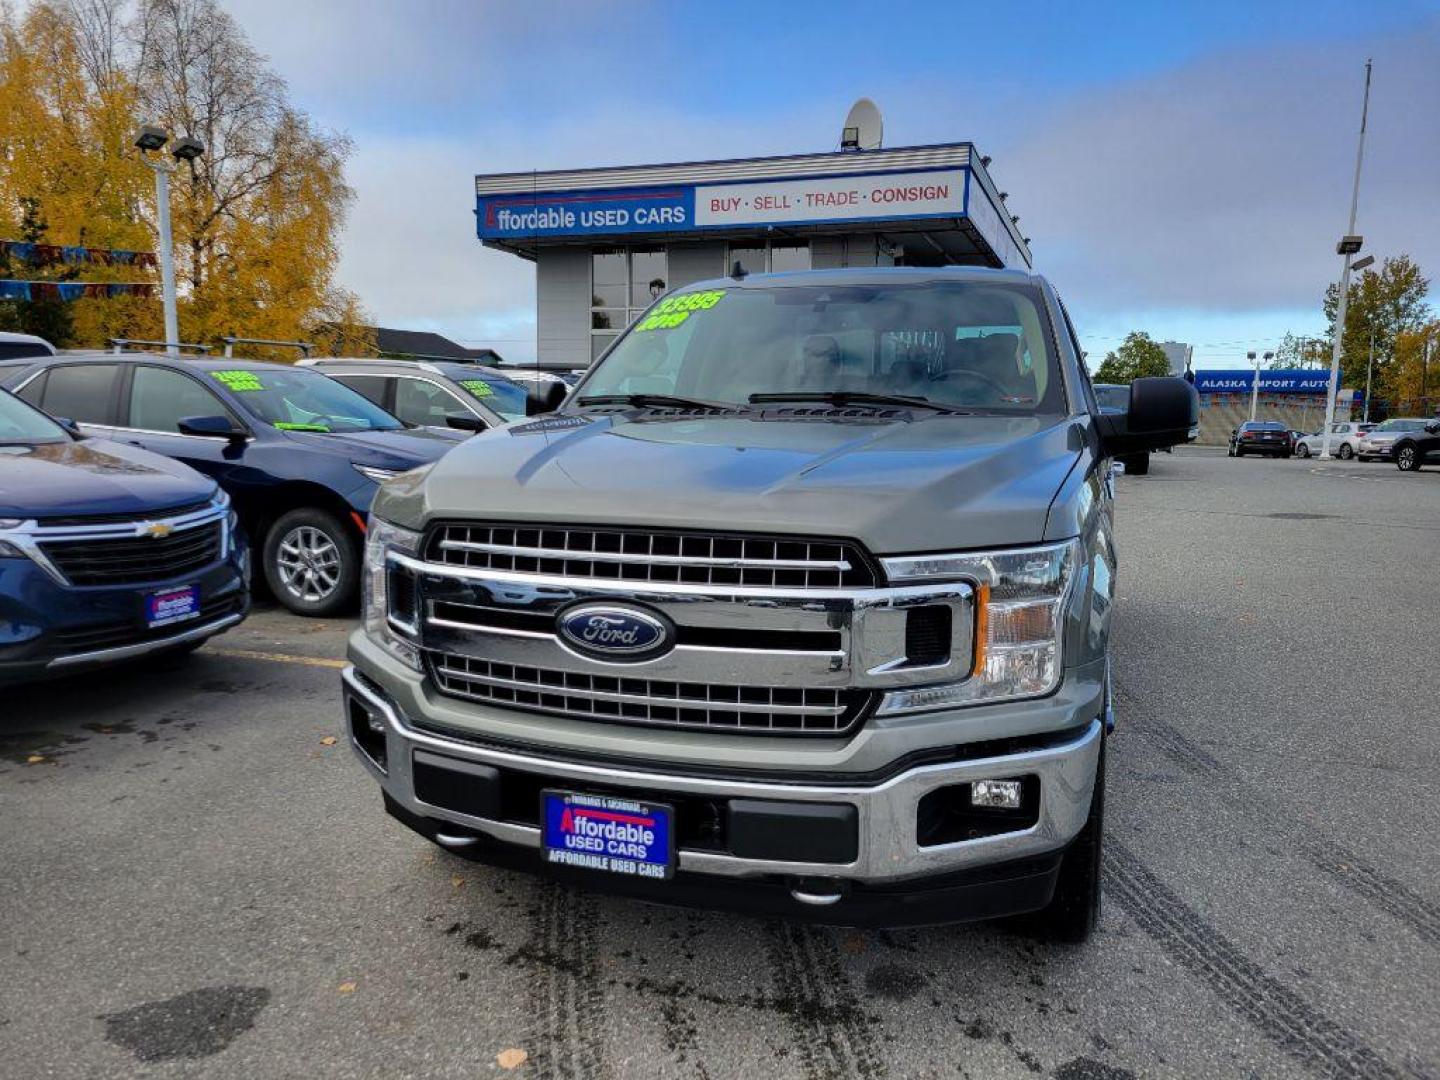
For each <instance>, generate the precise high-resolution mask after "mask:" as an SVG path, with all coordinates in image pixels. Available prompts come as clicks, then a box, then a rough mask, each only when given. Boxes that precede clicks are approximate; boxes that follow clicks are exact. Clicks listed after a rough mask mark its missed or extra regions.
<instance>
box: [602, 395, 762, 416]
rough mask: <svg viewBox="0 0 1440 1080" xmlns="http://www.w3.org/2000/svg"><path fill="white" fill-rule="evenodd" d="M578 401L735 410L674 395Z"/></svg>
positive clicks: (632, 396) (617, 396)
mask: <svg viewBox="0 0 1440 1080" xmlns="http://www.w3.org/2000/svg"><path fill="white" fill-rule="evenodd" d="M576 401H577V403H578V404H580V405H639V406H640V407H641V408H642V409H667V408H675V409H719V410H722V411H724V412H730V411H732V410H733V409H735V406H734V405H731V404H728V403H727V402H724V401H702V400H701V399H699V398H688V397H676V396H675V395H674V394H590V395H587V396H586V397H582V398H577V399H576Z"/></svg>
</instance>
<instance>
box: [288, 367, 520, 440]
mask: <svg viewBox="0 0 1440 1080" xmlns="http://www.w3.org/2000/svg"><path fill="white" fill-rule="evenodd" d="M300 365H301V366H302V367H310V368H314V369H315V370H316V371H319V372H321V373H323V374H325V375H328V376H330V378H332V379H335V380H337V381H339V382H342V383H344V384H345V385H346V386H348V387H350V389H352V390H356V391H358V392H359V393H361V394H364V395H365V396H366V397H367V398H369V399H370V400H371V401H373V402H374V403H375V404H376V405H379V406H380V407H381V408H382V409H384V410H385V411H386V412H388V413H390V414H391V415H392V416H394V417H396V418H397V419H399V420H400V421H401V422H402V423H405V424H408V425H410V426H412V427H442V428H443V427H451V428H456V429H458V430H462V431H484V430H486V429H487V428H492V427H499V426H500V425H501V424H507V423H509V422H510V421H511V420H522V419H524V418H525V416H527V415H528V414H529V413H528V412H527V409H529V411H533V410H534V405H533V404H532V401H533V399H532V398H531V396H530V392H529V389H528V388H527V387H525V386H522V385H520V384H519V383H516V382H513V381H511V380H510V379H509V378H508V377H506V376H505V375H503V374H501V373H500V372H499V371H498V370H496V369H495V368H492V367H484V366H481V365H479V364H466V363H463V362H461V361H453V362H451V361H443V360H442V361H429V360H422V361H414V360H362V359H340V358H331V357H326V358H317V359H313V360H302V361H300Z"/></svg>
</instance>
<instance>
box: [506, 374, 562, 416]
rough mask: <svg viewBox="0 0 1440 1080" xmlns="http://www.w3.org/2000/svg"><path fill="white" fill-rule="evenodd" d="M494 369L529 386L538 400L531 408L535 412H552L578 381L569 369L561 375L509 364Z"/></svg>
mask: <svg viewBox="0 0 1440 1080" xmlns="http://www.w3.org/2000/svg"><path fill="white" fill-rule="evenodd" d="M496 370H497V371H503V373H504V375H505V377H506V378H507V379H510V380H511V381H512V382H517V383H519V384H520V385H522V386H526V387H529V388H530V393H531V394H532V395H533V396H534V398H535V400H536V401H537V402H538V404H537V405H536V406H535V408H534V410H533V411H535V412H554V411H555V410H556V409H558V408H559V407H560V403H561V402H562V401H564V400H565V395H566V394H568V393H569V392H570V390H571V388H572V387H574V386H575V385H576V384H577V383H578V382H579V381H580V379H579V376H578V375H577V374H576V373H575V372H570V371H567V372H566V373H565V374H563V375H562V374H557V373H556V372H553V371H544V370H542V369H540V368H522V367H512V366H511V365H509V364H507V365H506V366H505V367H504V368H497V369H496Z"/></svg>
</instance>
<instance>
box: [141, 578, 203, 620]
mask: <svg viewBox="0 0 1440 1080" xmlns="http://www.w3.org/2000/svg"><path fill="white" fill-rule="evenodd" d="M199 614H200V587H199V586H198V585H187V586H185V587H184V588H183V589H166V590H165V591H164V592H157V593H151V594H150V595H149V596H147V597H146V598H145V625H146V626H150V627H155V626H169V625H170V624H171V623H177V622H184V621H185V620H186V619H193V618H195V617H196V616H197V615H199Z"/></svg>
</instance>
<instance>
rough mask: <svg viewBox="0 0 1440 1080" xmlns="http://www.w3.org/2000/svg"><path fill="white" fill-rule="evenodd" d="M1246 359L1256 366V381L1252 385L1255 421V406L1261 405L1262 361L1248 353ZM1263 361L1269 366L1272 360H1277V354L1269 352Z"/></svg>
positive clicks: (1252, 415) (1251, 409) (1251, 417)
mask: <svg viewBox="0 0 1440 1080" xmlns="http://www.w3.org/2000/svg"><path fill="white" fill-rule="evenodd" d="M1245 359H1247V360H1249V361H1250V362H1251V363H1252V364H1254V365H1255V380H1254V381H1253V382H1252V383H1251V384H1250V419H1251V420H1254V419H1255V406H1256V405H1257V404H1259V401H1260V361H1259V360H1257V359H1255V354H1254V353H1253V352H1247V353H1246V354H1245ZM1263 359H1264V361H1265V362H1266V363H1267V364H1268V363H1269V362H1270V361H1271V360H1273V359H1275V354H1274V353H1273V352H1267V353H1266V354H1265V356H1264V357H1263Z"/></svg>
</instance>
